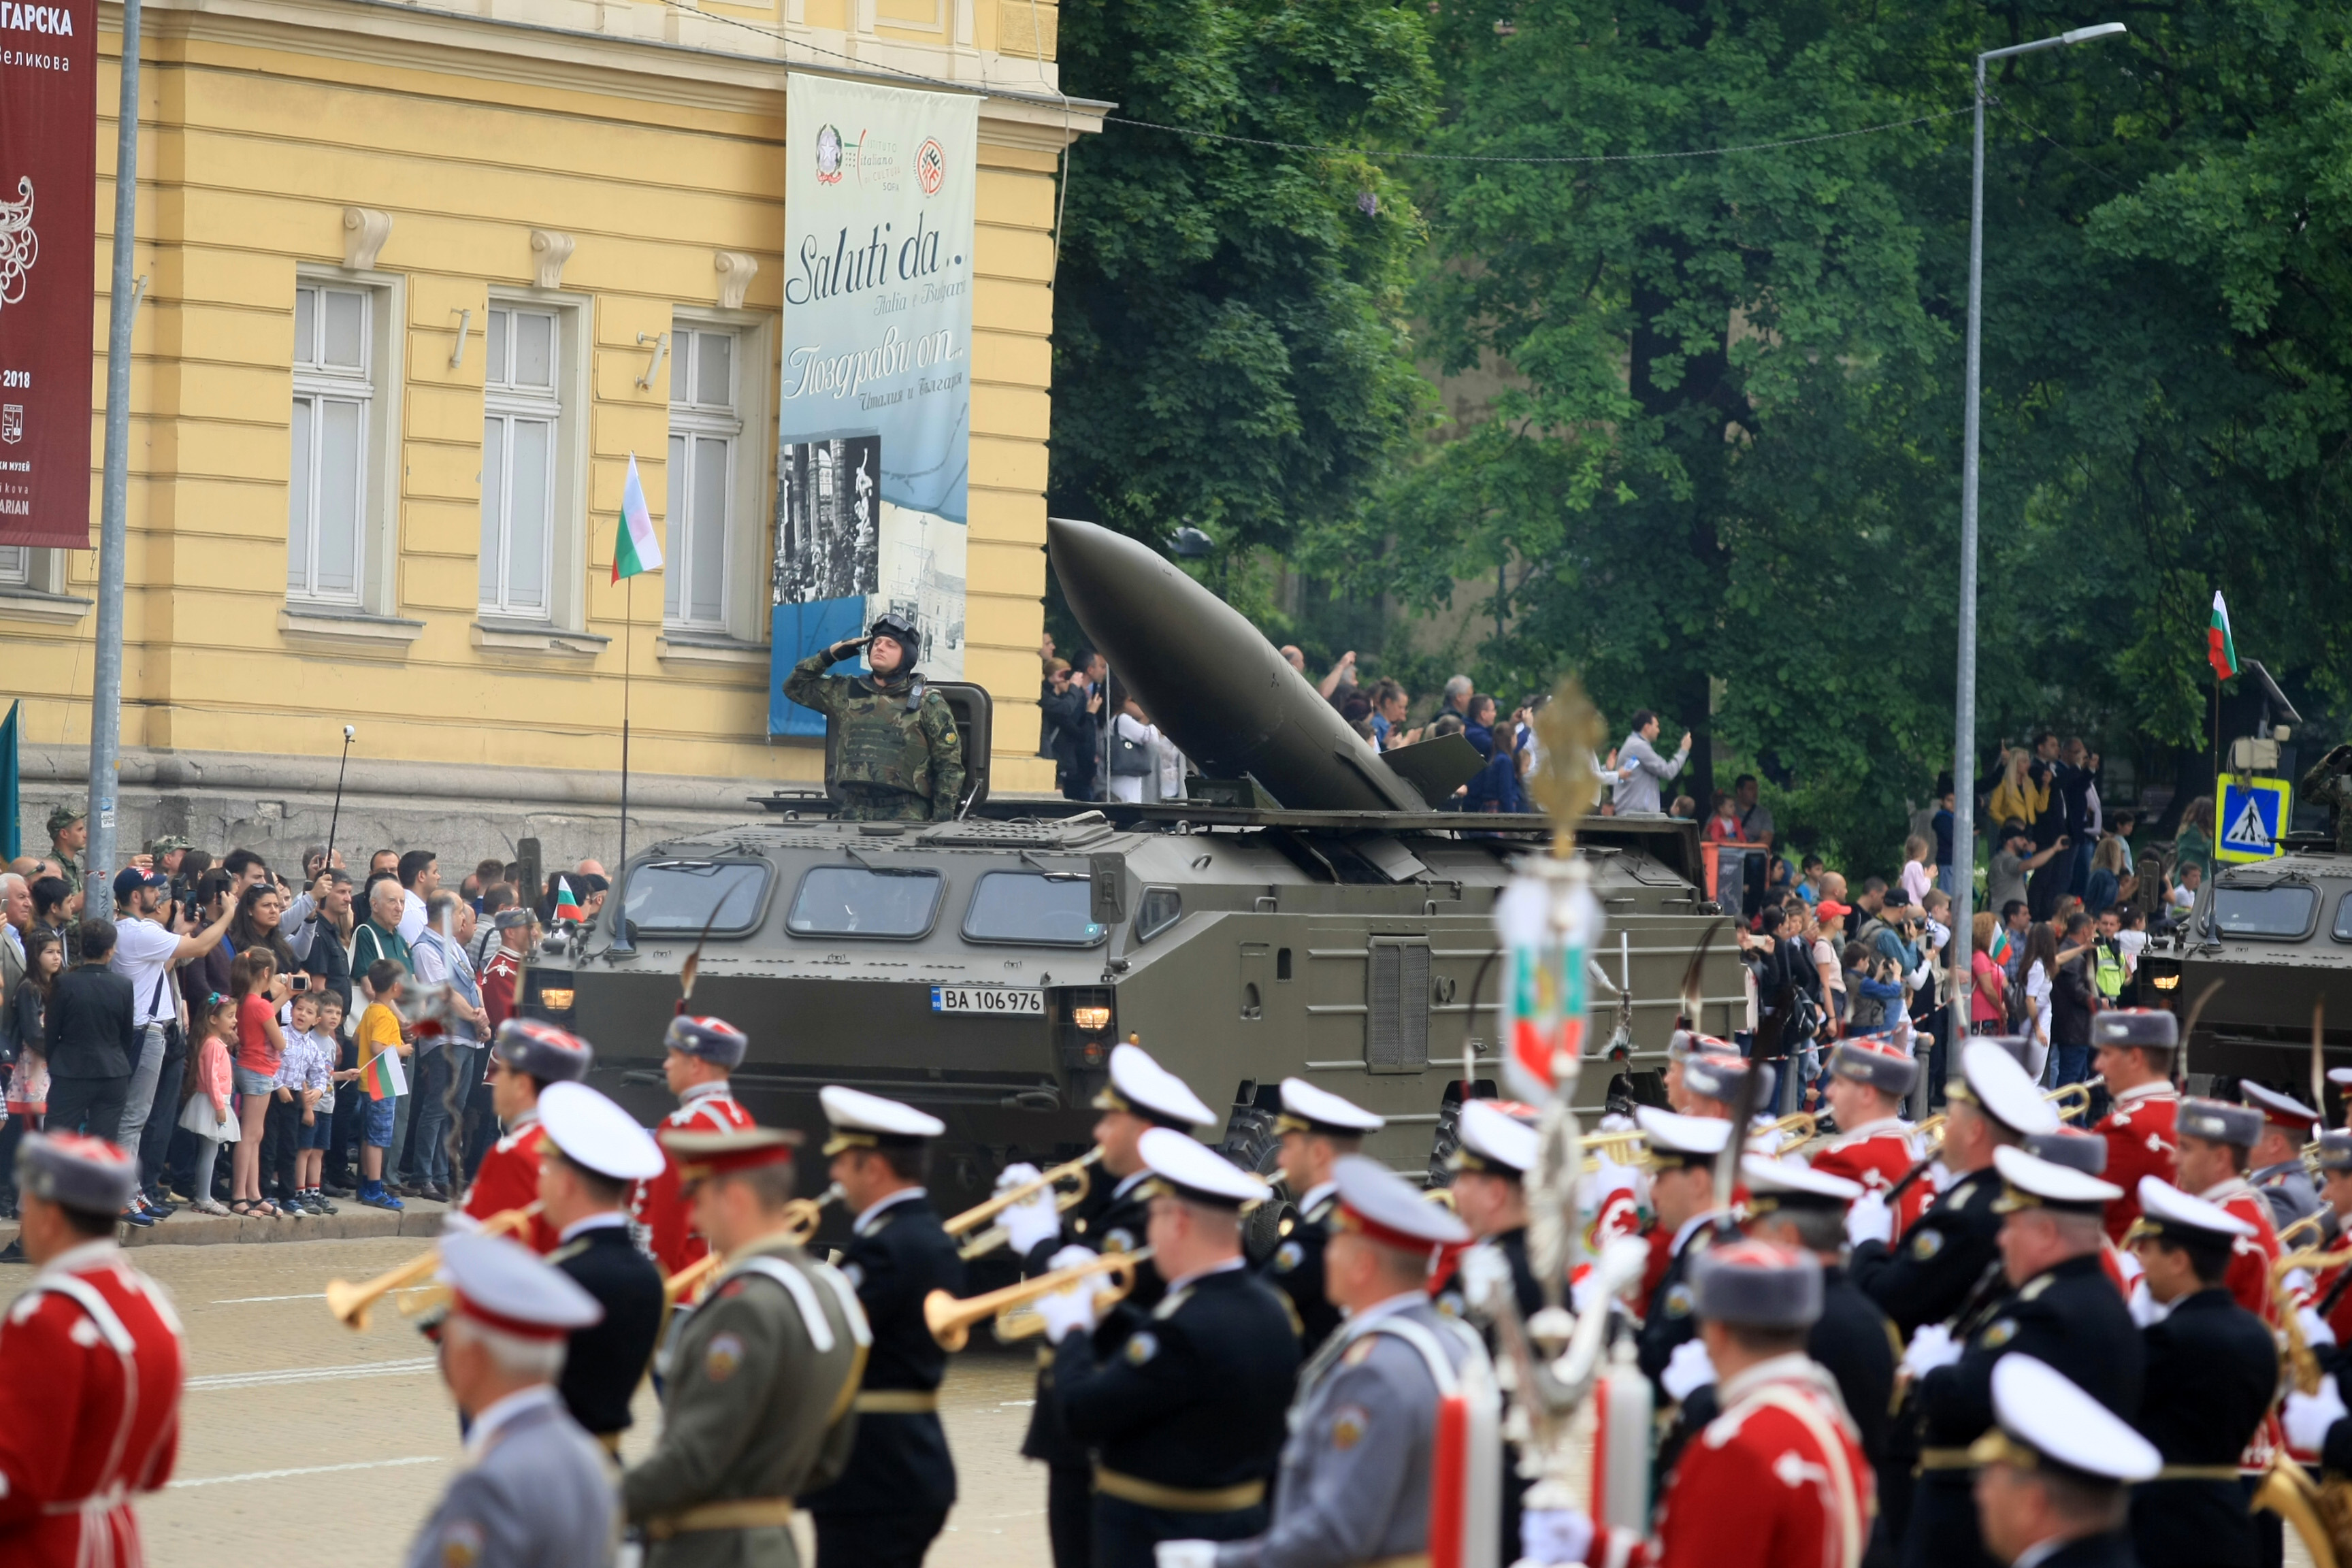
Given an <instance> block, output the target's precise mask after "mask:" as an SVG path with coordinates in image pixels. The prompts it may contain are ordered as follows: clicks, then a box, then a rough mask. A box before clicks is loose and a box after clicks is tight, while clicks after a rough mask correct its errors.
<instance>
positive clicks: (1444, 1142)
mask: <svg viewBox="0 0 2352 1568" xmlns="http://www.w3.org/2000/svg"><path fill="white" fill-rule="evenodd" d="M1461 1120H1462V1102H1461V1101H1460V1100H1456V1099H1454V1097H1453V1096H1452V1095H1448V1096H1447V1097H1446V1100H1445V1103H1444V1104H1443V1105H1441V1106H1439V1107H1438V1108H1437V1126H1436V1128H1435V1129H1434V1130H1433V1131H1432V1132H1431V1133H1430V1135H1429V1184H1430V1185H1431V1186H1432V1187H1450V1186H1452V1185H1453V1184H1454V1173H1453V1172H1452V1171H1450V1170H1448V1169H1447V1168H1446V1162H1447V1161H1449V1160H1451V1159H1453V1158H1454V1151H1455V1150H1456V1149H1459V1148H1461V1147H1462V1133H1461V1131H1460V1130H1459V1126H1458V1123H1459V1122H1460V1121H1461Z"/></svg>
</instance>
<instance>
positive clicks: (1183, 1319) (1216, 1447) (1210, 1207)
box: [1037, 1127, 1298, 1568]
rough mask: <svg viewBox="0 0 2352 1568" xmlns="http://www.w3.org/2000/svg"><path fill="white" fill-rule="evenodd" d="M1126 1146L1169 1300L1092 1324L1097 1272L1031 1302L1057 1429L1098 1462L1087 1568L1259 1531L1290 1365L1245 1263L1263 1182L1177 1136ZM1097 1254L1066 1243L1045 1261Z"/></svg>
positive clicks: (1162, 1133)
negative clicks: (1249, 1221) (1250, 1208)
mask: <svg viewBox="0 0 2352 1568" xmlns="http://www.w3.org/2000/svg"><path fill="white" fill-rule="evenodd" d="M1136 1152H1137V1153H1138V1155H1139V1157H1140V1158H1141V1160H1142V1162H1143V1166H1144V1169H1145V1170H1146V1171H1148V1172H1149V1173H1150V1175H1149V1176H1148V1178H1147V1179H1146V1181H1145V1182H1144V1184H1143V1186H1142V1188H1141V1191H1142V1193H1143V1194H1146V1195H1147V1201H1148V1202H1149V1204H1150V1219H1149V1221H1148V1222H1147V1229H1146V1235H1147V1237H1148V1238H1149V1241H1150V1247H1151V1250H1152V1260H1153V1262H1154V1264H1155V1265H1156V1266H1157V1268H1158V1269H1159V1271H1160V1274H1161V1275H1162V1276H1163V1277H1164V1278H1165V1279H1167V1281H1168V1293H1167V1294H1166V1295H1165V1296H1163V1297H1162V1298H1160V1302H1159V1304H1158V1305H1157V1306H1155V1307H1153V1308H1151V1309H1150V1310H1149V1311H1141V1310H1136V1309H1135V1308H1133V1307H1132V1306H1131V1305H1125V1304H1122V1305H1121V1306H1119V1307H1118V1308H1116V1309H1114V1310H1113V1311H1112V1313H1111V1316H1110V1318H1109V1321H1108V1322H1107V1323H1098V1322H1097V1310H1096V1292H1097V1290H1098V1289H1101V1287H1102V1281H1101V1280H1099V1279H1083V1280H1080V1281H1079V1282H1078V1283H1077V1284H1076V1286H1074V1287H1073V1288H1071V1289H1065V1290H1061V1291H1057V1292H1055V1294H1053V1295H1050V1296H1046V1297H1044V1298H1042V1299H1040V1300H1039V1301H1038V1303H1037V1310H1038V1313H1039V1315H1040V1316H1042V1317H1043V1318H1044V1319H1045V1332H1046V1334H1047V1336H1048V1337H1049V1338H1051V1339H1052V1341H1053V1342H1054V1346H1055V1356H1054V1388H1053V1396H1054V1398H1055V1401H1056V1403H1058V1404H1059V1405H1060V1406H1061V1413H1062V1422H1063V1426H1064V1427H1065V1428H1066V1430H1067V1431H1068V1432H1069V1433H1070V1435H1071V1436H1074V1437H1076V1438H1077V1439H1078V1440H1079V1441H1081V1442H1085V1443H1088V1444H1091V1445H1092V1446H1093V1447H1094V1450H1095V1453H1096V1455H1097V1458H1096V1461H1095V1474H1094V1487H1095V1496H1094V1519H1093V1541H1094V1553H1095V1558H1094V1560H1095V1563H1096V1564H1097V1568H1152V1562H1153V1548H1154V1547H1155V1546H1156V1545H1157V1544H1158V1543H1159V1542H1162V1541H1173V1540H1199V1541H1240V1540H1244V1539H1245V1538H1247V1537H1250V1536H1254V1535H1257V1534H1259V1533H1261V1532H1262V1531H1264V1530H1265V1526H1266V1521H1267V1519H1268V1517H1269V1516H1268V1513H1267V1509H1266V1487H1267V1483H1268V1482H1269V1481H1271V1480H1272V1479H1273V1478H1274V1472H1275V1467H1276V1461H1277V1460H1278V1459H1279V1458H1280V1457H1281V1453H1282V1442H1283V1413H1284V1411H1285V1409H1286V1407H1287V1405H1288V1404H1289V1395H1290V1385H1291V1381H1292V1379H1293V1378H1294V1377H1295V1376H1296V1375H1297V1371H1298V1340H1297V1333H1296V1332H1295V1331H1293V1330H1292V1328H1291V1326H1290V1313H1289V1311H1288V1310H1286V1308H1285V1307H1284V1305H1283V1300H1282V1298H1281V1296H1280V1295H1279V1294H1277V1293H1276V1291H1275V1289H1273V1288H1272V1287H1271V1286H1269V1285H1266V1284H1265V1283H1264V1282H1263V1281H1261V1280H1259V1279H1257V1278H1256V1277H1255V1275H1254V1274H1253V1273H1252V1272H1251V1271H1250V1268H1249V1267H1248V1264H1247V1263H1246V1262H1245V1261H1244V1258H1243V1257H1242V1210H1243V1209H1244V1207H1245V1206H1246V1205H1252V1204H1257V1203H1263V1202H1265V1199H1266V1198H1267V1196H1269V1195H1270V1194H1271V1193H1272V1189H1271V1188H1269V1187H1268V1186H1267V1185H1266V1184H1265V1183H1264V1182H1263V1181H1261V1180H1259V1179H1258V1178H1257V1177H1255V1176H1254V1175H1251V1174H1250V1173H1248V1172H1246V1171H1243V1170H1240V1169H1238V1168H1237V1167H1235V1166H1234V1163H1233V1162H1231V1161H1229V1160H1227V1159H1226V1158H1225V1157H1224V1156H1223V1154H1220V1153H1218V1152H1216V1151H1215V1150H1214V1149H1211V1148H1209V1147H1208V1146H1206V1145H1205V1144H1202V1143H1201V1142H1197V1141H1195V1140H1194V1139H1193V1137H1192V1134H1191V1133H1189V1132H1179V1131H1175V1130H1174V1129H1172V1128H1168V1127H1155V1128H1152V1129H1150V1131H1147V1132H1145V1133H1144V1134H1143V1135H1142V1136H1141V1137H1140V1138H1139V1139H1138V1140H1137V1142H1136ZM1095 1256H1096V1255H1095V1254H1094V1253H1093V1252H1092V1251H1090V1250H1089V1249H1087V1248H1086V1247H1065V1248H1064V1249H1063V1251H1062V1253H1061V1254H1059V1255H1057V1257H1056V1258H1055V1263H1056V1266H1057V1267H1066V1266H1068V1265H1071V1264H1074V1263H1083V1262H1086V1261H1087V1260H1088V1259H1090V1258H1093V1257H1095ZM1098 1330H1100V1332H1099V1333H1098V1332H1097V1331H1098Z"/></svg>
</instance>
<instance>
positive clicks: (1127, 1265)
mask: <svg viewBox="0 0 2352 1568" xmlns="http://www.w3.org/2000/svg"><path fill="white" fill-rule="evenodd" d="M1150 1258H1151V1248H1150V1247H1138V1248H1136V1249H1135V1250H1134V1251H1133V1252H1106V1253H1103V1254H1102V1255H1101V1256H1099V1257H1097V1258H1093V1259H1091V1260H1090V1261H1087V1262H1085V1263H1074V1264H1072V1265H1071V1266H1070V1267H1069V1268H1056V1269H1055V1270H1054V1271H1053V1272H1052V1273H1051V1274H1040V1275H1038V1276H1037V1277H1036V1278H1035V1279H1024V1280H1022V1281H1021V1282H1020V1283H1019V1284H1017V1285H1007V1286H1004V1287H1003V1288H1002V1289H995V1290H990V1291H986V1292H984V1293H982V1294H981V1295H978V1296H972V1297H970V1298H967V1299H964V1300H958V1299H957V1298H955V1297H953V1296H951V1295H950V1294H948V1292H946V1291H945V1290H934V1291H932V1292H931V1293H930V1294H929V1296H926V1297H924V1298H923V1322H924V1324H925V1325H926V1326H927V1327H928V1328H929V1330H930V1331H931V1338H933V1339H935V1340H937V1341H938V1342H940V1349H941V1350H946V1351H960V1350H961V1349H963V1347H964V1346H965V1345H966V1344H968V1343H970V1342H971V1331H972V1330H973V1329H974V1328H975V1327H977V1326H978V1325H980V1324H981V1323H982V1322H985V1321H987V1320H989V1319H990V1318H994V1319H995V1320H996V1337H997V1338H998V1339H1000V1340H1016V1339H1027V1338H1029V1337H1030V1336H1032V1335H1034V1334H1038V1333H1043V1332H1044V1331H1045V1321H1044V1320H1043V1319H1041V1318H1039V1317H1038V1316H1037V1314H1036V1313H1035V1312H1034V1310H1031V1311H1027V1312H1025V1313H1024V1309H1026V1308H1028V1307H1029V1306H1030V1304H1031V1303H1032V1302H1034V1301H1035V1300H1037V1299H1038V1298H1039V1297H1041V1296H1050V1295H1052V1294H1054V1293H1055V1291H1057V1290H1065V1289H1069V1288H1070V1287H1071V1286H1073V1285H1075V1284H1076V1283H1078V1281H1080V1280H1082V1279H1089V1278H1091V1277H1093V1276H1095V1275H1097V1274H1109V1275H1113V1276H1116V1278H1114V1279H1111V1280H1110V1281H1109V1282H1108V1284H1106V1285H1105V1286H1103V1288H1102V1289H1099V1290H1097V1291H1096V1293H1095V1308H1096V1310H1097V1311H1108V1310H1110V1309H1111V1308H1112V1307H1114V1306H1116V1305H1118V1303H1119V1302H1120V1301H1123V1300H1126V1299H1127V1293H1128V1292H1129V1291H1130V1290H1132V1289H1135V1272H1136V1270H1137V1269H1138V1268H1140V1267H1142V1265H1144V1264H1145V1263H1147V1262H1149V1261H1150Z"/></svg>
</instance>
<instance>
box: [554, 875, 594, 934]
mask: <svg viewBox="0 0 2352 1568" xmlns="http://www.w3.org/2000/svg"><path fill="white" fill-rule="evenodd" d="M555 918H556V919H557V920H560V921H572V922H573V923H574V924H577V923H578V922H579V921H582V920H584V919H585V918H586V916H585V915H583V913H582V912H581V909H580V900H579V899H578V898H577V897H575V896H574V895H573V893H572V884H571V883H569V882H567V881H565V880H564V879H562V878H561V877H558V878H557V879H555Z"/></svg>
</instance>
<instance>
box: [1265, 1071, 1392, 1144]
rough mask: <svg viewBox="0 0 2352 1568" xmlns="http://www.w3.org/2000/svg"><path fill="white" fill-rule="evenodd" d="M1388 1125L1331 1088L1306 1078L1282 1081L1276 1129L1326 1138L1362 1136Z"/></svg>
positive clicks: (1384, 1119) (1275, 1121)
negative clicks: (1323, 1087) (1318, 1084)
mask: <svg viewBox="0 0 2352 1568" xmlns="http://www.w3.org/2000/svg"><path fill="white" fill-rule="evenodd" d="M1387 1125H1388V1121H1387V1119H1386V1118H1384V1117H1381V1116H1376V1115H1374V1114H1373V1113H1372V1112H1370V1111H1369V1110H1365V1109H1364V1108H1363V1107H1362V1106H1360V1105H1358V1104H1356V1103H1355V1102H1354V1101H1353V1100H1342V1099H1340V1098H1339V1096H1338V1095H1336V1094H1333V1093H1332V1092H1331V1091H1330V1090H1329V1089H1318V1088H1316V1087H1315V1086H1314V1085H1313V1084H1311V1083H1309V1082H1307V1080H1306V1079H1303V1078H1286V1079H1283V1080H1282V1113H1281V1114H1280V1115H1279V1116H1276V1118H1275V1119H1274V1130H1275V1131H1276V1132H1312V1133H1316V1134H1318V1135H1319V1136H1322V1137H1325V1138H1361V1137H1362V1136H1363V1135H1364V1134H1365V1133H1367V1132H1378V1131H1380V1130H1381V1128H1383V1127H1385V1126H1387Z"/></svg>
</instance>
